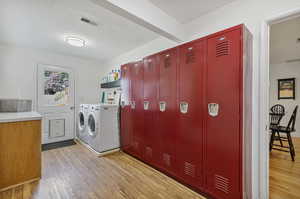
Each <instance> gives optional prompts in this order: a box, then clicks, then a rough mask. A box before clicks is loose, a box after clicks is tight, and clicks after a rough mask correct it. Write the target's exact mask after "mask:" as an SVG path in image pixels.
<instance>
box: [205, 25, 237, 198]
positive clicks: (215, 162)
mask: <svg viewBox="0 0 300 199" xmlns="http://www.w3.org/2000/svg"><path fill="white" fill-rule="evenodd" d="M240 40H241V31H240V30H234V31H231V32H227V33H225V34H220V35H218V36H215V37H212V38H209V39H208V58H207V85H206V95H207V102H206V106H207V112H206V114H207V121H206V125H207V129H206V134H205V136H206V154H205V169H206V183H207V190H208V192H209V193H210V194H212V195H214V196H215V197H216V198H222V199H227V198H228V199H232V198H242V197H241V193H242V190H240V188H241V186H240V184H241V183H242V180H241V162H242V159H241V152H242V149H240V139H239V138H240V133H242V132H240V130H239V128H240V126H239V125H240V111H239V108H240V106H242V105H241V104H240V100H239V97H240V89H241V88H242V85H241V84H240V78H242V75H241V74H240V73H241V65H240V56H242V55H241V52H240V49H241V43H240V42H241V41H240Z"/></svg>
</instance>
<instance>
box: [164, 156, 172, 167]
mask: <svg viewBox="0 0 300 199" xmlns="http://www.w3.org/2000/svg"><path fill="white" fill-rule="evenodd" d="M163 162H164V164H165V165H167V166H171V156H170V155H169V154H167V153H164V154H163Z"/></svg>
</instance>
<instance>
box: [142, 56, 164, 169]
mask: <svg viewBox="0 0 300 199" xmlns="http://www.w3.org/2000/svg"><path fill="white" fill-rule="evenodd" d="M143 62H144V93H143V97H144V101H143V105H144V136H145V140H144V141H145V142H144V149H143V154H144V156H143V157H144V160H145V161H146V162H147V163H149V164H152V165H156V166H159V162H160V157H161V148H160V146H161V145H160V134H159V131H158V129H157V128H158V126H157V123H158V118H157V116H158V103H157V102H158V80H159V59H158V56H157V55H152V56H149V57H146V58H144V60H143Z"/></svg>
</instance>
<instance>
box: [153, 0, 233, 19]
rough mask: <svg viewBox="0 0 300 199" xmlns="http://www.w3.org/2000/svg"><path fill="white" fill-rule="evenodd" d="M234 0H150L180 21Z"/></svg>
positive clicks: (196, 16)
mask: <svg viewBox="0 0 300 199" xmlns="http://www.w3.org/2000/svg"><path fill="white" fill-rule="evenodd" d="M232 1H234V0H209V1H207V0H150V2H152V3H153V4H154V5H155V6H156V7H158V8H160V9H161V10H163V11H164V12H165V13H166V14H168V15H169V16H171V17H174V18H175V19H176V20H177V21H178V22H180V23H187V22H189V21H191V20H193V19H196V18H198V17H200V16H201V15H203V14H206V13H208V12H209V11H212V10H214V9H216V8H219V7H222V6H224V5H226V4H228V3H231V2H232Z"/></svg>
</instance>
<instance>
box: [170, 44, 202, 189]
mask: <svg viewBox="0 0 300 199" xmlns="http://www.w3.org/2000/svg"><path fill="white" fill-rule="evenodd" d="M179 57H180V61H179V74H178V77H179V84H178V85H179V87H178V92H179V101H178V104H177V110H178V113H179V122H178V124H179V125H178V139H177V140H178V141H177V145H176V157H177V161H178V169H179V175H180V177H181V178H183V180H184V181H185V182H186V183H188V184H190V185H193V186H197V187H202V183H203V170H202V168H203V165H202V163H203V131H202V129H203V111H202V110H203V71H204V70H203V69H204V58H205V51H204V42H203V41H195V42H192V43H188V44H185V45H183V46H181V47H180V48H179Z"/></svg>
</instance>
